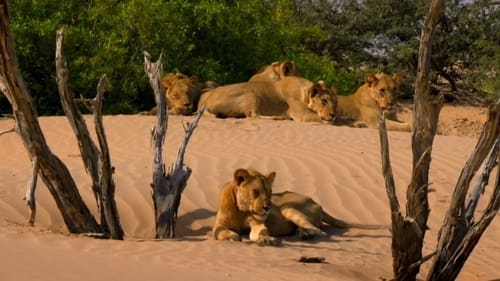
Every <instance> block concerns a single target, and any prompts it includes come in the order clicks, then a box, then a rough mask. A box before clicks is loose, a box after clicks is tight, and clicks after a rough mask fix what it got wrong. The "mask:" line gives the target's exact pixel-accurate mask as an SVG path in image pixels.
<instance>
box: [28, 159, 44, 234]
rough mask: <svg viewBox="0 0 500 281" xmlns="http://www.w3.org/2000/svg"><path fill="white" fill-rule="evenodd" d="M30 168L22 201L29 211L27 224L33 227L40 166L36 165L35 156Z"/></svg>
mask: <svg viewBox="0 0 500 281" xmlns="http://www.w3.org/2000/svg"><path fill="white" fill-rule="evenodd" d="M31 166H32V167H31V178H30V181H29V182H28V186H27V188H26V196H25V197H24V200H26V204H27V205H28V207H29V209H30V213H29V218H28V224H29V225H31V226H33V225H35V217H36V201H35V190H36V183H37V180H38V171H39V170H40V165H39V164H38V158H37V157H36V156H35V157H33V158H32V159H31Z"/></svg>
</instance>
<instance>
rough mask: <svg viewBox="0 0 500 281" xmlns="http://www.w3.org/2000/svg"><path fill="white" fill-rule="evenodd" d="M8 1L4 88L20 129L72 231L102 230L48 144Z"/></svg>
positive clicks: (1, 28) (0, 22) (1, 58)
mask: <svg viewBox="0 0 500 281" xmlns="http://www.w3.org/2000/svg"><path fill="white" fill-rule="evenodd" d="M7 6H8V5H7V2H6V1H5V0H0V89H1V90H2V91H3V93H4V94H5V96H6V97H7V99H8V100H9V102H10V104H11V106H12V112H13V115H14V117H15V119H16V124H17V132H18V133H19V135H20V136H21V138H22V140H23V143H24V146H25V148H26V150H27V151H28V153H29V155H30V158H31V159H33V158H34V157H36V158H37V160H38V163H39V166H40V167H39V168H40V170H39V174H40V176H41V177H42V180H43V181H44V183H45V185H46V186H47V188H48V189H49V191H50V193H51V195H52V197H53V198H54V200H55V202H56V204H57V207H58V208H59V211H60V212H61V215H62V217H63V219H64V222H65V223H66V226H67V228H68V230H69V231H70V232H71V233H86V232H99V230H100V227H99V225H98V224H97V222H96V220H95V218H94V217H93V216H92V214H91V212H90V210H89V209H88V208H87V206H86V205H85V203H84V202H83V200H82V198H81V196H80V193H78V189H77V188H76V184H75V182H74V180H73V178H72V177H71V175H70V173H69V171H68V168H67V167H66V166H65V165H64V163H63V162H62V161H61V160H60V159H59V158H58V157H57V156H55V155H54V154H53V153H52V151H51V150H50V148H49V147H48V145H47V143H46V141H45V137H44V135H43V133H42V130H41V128H40V124H39V123H38V114H37V112H36V111H35V108H34V106H33V100H32V98H31V95H30V93H29V90H28V88H27V87H26V83H25V82H24V80H23V79H22V76H21V71H20V70H19V67H18V63H17V57H16V53H15V50H14V40H13V37H12V34H11V31H10V27H9V23H8V20H9V13H8V11H7Z"/></svg>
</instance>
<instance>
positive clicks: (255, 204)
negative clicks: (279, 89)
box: [234, 168, 276, 222]
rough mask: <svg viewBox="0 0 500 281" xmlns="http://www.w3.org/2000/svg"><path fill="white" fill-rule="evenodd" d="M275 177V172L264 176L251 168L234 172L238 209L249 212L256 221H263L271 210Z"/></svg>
mask: <svg viewBox="0 0 500 281" xmlns="http://www.w3.org/2000/svg"><path fill="white" fill-rule="evenodd" d="M275 176H276V173H275V172H272V173H270V174H269V175H267V176H265V175H262V174H261V173H259V172H257V171H256V170H254V169H251V168H250V169H247V170H245V169H238V170H236V171H235V172H234V182H235V183H236V186H237V188H236V204H237V207H238V209H239V210H240V211H241V212H249V213H250V214H251V215H252V216H253V217H254V218H255V219H256V220H258V221H261V222H262V221H265V220H266V218H267V215H268V214H269V211H270V209H271V193H272V188H271V186H272V184H273V181H274V178H275Z"/></svg>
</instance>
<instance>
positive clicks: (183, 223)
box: [176, 208, 215, 236]
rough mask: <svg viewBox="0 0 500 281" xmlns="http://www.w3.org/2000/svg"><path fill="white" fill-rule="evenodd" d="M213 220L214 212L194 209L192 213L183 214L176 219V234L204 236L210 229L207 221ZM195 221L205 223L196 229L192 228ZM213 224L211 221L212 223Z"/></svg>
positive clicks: (210, 226) (210, 224)
mask: <svg viewBox="0 0 500 281" xmlns="http://www.w3.org/2000/svg"><path fill="white" fill-rule="evenodd" d="M209 218H213V219H215V212H214V211H211V210H208V209H201V208H200V209H196V210H194V211H192V212H189V213H186V214H183V215H182V216H179V217H178V218H177V224H176V234H177V235H178V236H206V235H207V234H208V233H209V232H210V230H211V229H212V223H209V222H208V220H207V219H209ZM196 221H207V222H206V223H202V224H201V225H200V226H199V227H198V228H193V226H192V225H193V223H195V222H196ZM212 222H213V221H212Z"/></svg>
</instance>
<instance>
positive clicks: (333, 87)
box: [330, 84, 339, 96]
mask: <svg viewBox="0 0 500 281" xmlns="http://www.w3.org/2000/svg"><path fill="white" fill-rule="evenodd" d="M330 90H332V93H333V94H334V95H335V96H336V95H338V94H339V92H338V90H337V87H335V85H333V84H332V87H331V88H330Z"/></svg>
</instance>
